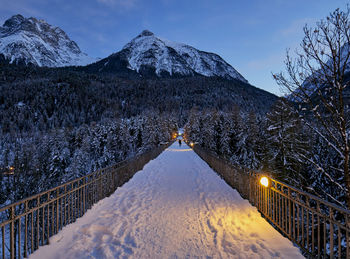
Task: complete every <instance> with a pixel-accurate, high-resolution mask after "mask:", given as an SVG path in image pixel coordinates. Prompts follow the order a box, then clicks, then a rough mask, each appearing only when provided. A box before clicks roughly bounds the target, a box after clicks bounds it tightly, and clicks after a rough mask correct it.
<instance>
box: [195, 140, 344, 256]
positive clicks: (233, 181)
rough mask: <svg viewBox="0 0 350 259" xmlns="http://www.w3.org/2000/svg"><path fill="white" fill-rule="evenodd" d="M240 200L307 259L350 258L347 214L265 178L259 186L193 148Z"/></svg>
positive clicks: (254, 178) (245, 173)
mask: <svg viewBox="0 0 350 259" xmlns="http://www.w3.org/2000/svg"><path fill="white" fill-rule="evenodd" d="M194 151H195V152H196V153H197V154H198V155H199V156H200V157H201V158H202V159H203V160H204V161H206V162H207V163H208V164H209V166H210V167H212V168H213V169H214V170H215V171H216V172H217V173H218V174H219V175H220V176H221V177H222V178H223V179H224V180H225V181H226V182H227V183H228V184H229V185H230V186H232V187H233V188H235V189H237V191H238V192H239V193H240V194H241V196H242V197H244V198H246V199H248V200H249V201H250V202H251V203H252V205H254V206H256V207H257V208H258V210H259V211H260V213H261V214H262V215H263V216H264V217H265V218H266V219H267V220H268V221H269V222H270V223H271V224H272V225H273V226H274V227H275V228H276V229H278V230H279V231H280V232H281V233H283V234H284V235H285V236H286V237H288V238H289V239H290V240H291V241H292V242H294V243H295V244H296V245H298V246H299V247H300V249H301V250H302V251H303V253H304V255H305V256H307V257H309V258H350V251H349V250H350V237H349V234H350V211H349V210H346V209H343V208H341V207H339V206H337V205H335V204H332V203H329V202H327V201H324V200H322V199H320V198H318V197H316V196H314V195H312V194H309V193H306V192H304V191H302V190H300V189H298V188H295V187H292V186H290V185H288V184H285V183H283V182H280V181H277V180H275V179H272V178H271V177H268V178H269V186H267V187H264V186H262V185H261V184H260V183H259V180H260V178H261V176H262V175H263V174H261V173H259V172H255V171H251V170H245V169H237V168H236V167H234V166H233V165H232V164H231V163H230V162H229V161H227V160H225V159H223V158H219V157H217V155H216V154H214V153H213V152H210V151H207V150H204V149H202V148H201V147H199V146H195V147H194Z"/></svg>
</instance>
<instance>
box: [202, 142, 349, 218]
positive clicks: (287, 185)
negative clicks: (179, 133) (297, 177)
mask: <svg viewBox="0 0 350 259" xmlns="http://www.w3.org/2000/svg"><path fill="white" fill-rule="evenodd" d="M195 148H196V149H201V150H203V151H204V152H208V153H210V154H211V155H212V156H215V157H216V158H218V159H220V160H222V161H223V162H225V163H226V164H227V165H228V166H230V167H232V168H233V169H236V170H237V169H239V170H244V171H246V172H249V173H251V174H257V175H259V176H268V177H269V179H270V180H272V181H274V182H276V183H278V184H280V185H283V186H285V187H288V188H290V189H292V190H294V191H296V192H299V193H300V194H304V195H306V196H309V197H310V198H312V199H313V200H317V201H319V202H322V203H323V204H326V205H328V206H332V207H334V208H336V209H337V210H340V211H342V212H344V213H347V214H349V215H350V210H349V209H346V208H344V207H341V206H339V205H338V204H336V203H332V202H329V201H326V200H323V199H322V198H320V197H318V196H316V195H314V194H312V193H308V192H306V191H304V190H302V189H299V188H298V187H295V186H292V185H289V184H287V183H285V182H282V181H281V180H277V179H275V178H273V177H272V176H271V174H270V173H267V172H263V171H258V170H253V169H249V168H246V167H239V168H238V167H237V166H235V165H234V164H233V163H232V162H231V161H230V160H228V159H227V158H225V157H221V156H219V155H217V154H216V153H215V152H213V151H212V150H207V149H204V148H202V147H200V146H196V147H195Z"/></svg>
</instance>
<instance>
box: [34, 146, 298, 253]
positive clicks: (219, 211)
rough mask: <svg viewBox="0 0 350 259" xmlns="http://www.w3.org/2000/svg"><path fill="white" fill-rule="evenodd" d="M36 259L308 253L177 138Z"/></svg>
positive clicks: (40, 251) (57, 238) (66, 230)
mask: <svg viewBox="0 0 350 259" xmlns="http://www.w3.org/2000/svg"><path fill="white" fill-rule="evenodd" d="M30 258H284V259H285V258H303V257H302V255H301V254H300V251H299V250H298V249H297V248H296V247H294V246H293V244H292V243H291V242H290V241H289V240H288V239H286V238H284V237H282V236H281V235H280V234H279V233H278V232H277V231H276V230H275V229H274V228H272V227H271V226H270V225H269V224H268V223H267V222H266V221H265V220H264V219H263V218H261V216H260V214H259V213H258V211H257V209H256V208H255V207H253V206H251V205H250V204H249V202H248V201H247V200H244V199H242V198H241V196H240V195H239V194H238V192H237V191H236V190H233V189H232V188H231V187H229V186H228V185H227V184H226V183H225V182H224V181H223V180H222V179H221V178H220V177H219V176H217V175H216V173H215V172H214V171H213V170H212V169H211V168H210V167H209V166H208V165H207V164H206V163H205V162H204V161H203V160H201V159H200V158H199V157H198V156H197V155H196V154H195V153H194V152H193V151H192V149H190V148H189V147H188V146H186V145H185V144H183V145H182V146H181V147H180V146H179V144H178V143H174V144H173V145H172V146H170V147H169V148H168V149H166V150H165V152H163V153H162V154H161V155H160V156H159V157H158V158H156V159H155V160H152V161H151V162H149V163H148V164H147V165H146V166H145V167H144V169H143V170H142V171H140V172H138V173H136V174H135V176H134V177H133V178H132V179H131V180H130V181H129V182H127V183H126V184H124V185H123V186H122V187H121V188H118V189H117V190H116V192H115V193H114V194H112V195H111V196H110V197H109V198H106V199H104V200H101V201H100V202H98V203H97V204H96V205H94V206H93V208H92V209H91V210H89V211H88V212H87V213H86V214H85V215H84V216H83V217H82V218H80V219H78V220H77V221H76V222H75V223H73V224H71V225H68V226H66V227H65V228H64V229H63V230H62V231H61V232H60V233H59V234H57V235H55V236H53V237H52V238H51V239H50V245H48V246H44V247H41V248H40V249H39V250H37V251H36V252H35V253H34V254H33V255H32V256H30Z"/></svg>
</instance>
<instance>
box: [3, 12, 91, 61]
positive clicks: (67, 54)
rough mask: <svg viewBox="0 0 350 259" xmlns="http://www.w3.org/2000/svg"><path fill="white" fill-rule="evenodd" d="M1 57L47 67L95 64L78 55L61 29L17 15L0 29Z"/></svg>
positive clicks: (76, 48) (75, 46)
mask: <svg viewBox="0 0 350 259" xmlns="http://www.w3.org/2000/svg"><path fill="white" fill-rule="evenodd" d="M0 54H2V55H3V56H4V58H5V59H7V60H9V62H11V63H13V62H15V63H18V62H23V63H25V64H30V63H31V64H34V65H38V66H47V67H61V66H71V65H86V64H89V63H92V62H94V61H95V59H93V58H90V57H89V56H87V55H86V54H85V53H83V52H81V50H80V49H79V47H78V45H77V44H76V43H75V42H74V41H72V40H70V39H69V37H68V36H67V34H66V33H65V32H64V31H63V30H62V29H60V28H58V27H54V26H52V25H50V24H48V23H47V22H45V21H43V20H37V19H36V18H33V17H31V18H24V17H23V16H22V15H20V14H18V15H14V16H12V17H11V18H10V19H8V20H6V21H5V23H4V24H3V26H2V27H0Z"/></svg>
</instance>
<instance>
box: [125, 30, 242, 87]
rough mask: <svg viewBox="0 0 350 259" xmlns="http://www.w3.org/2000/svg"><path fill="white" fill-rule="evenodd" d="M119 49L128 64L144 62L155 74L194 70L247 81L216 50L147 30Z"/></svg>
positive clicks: (134, 67) (191, 72)
mask: <svg viewBox="0 0 350 259" xmlns="http://www.w3.org/2000/svg"><path fill="white" fill-rule="evenodd" d="M120 53H122V55H123V56H124V57H125V58H126V59H127V61H128V63H129V66H128V68H130V69H132V70H135V71H136V72H139V71H140V70H141V68H142V66H144V67H151V68H153V69H154V70H155V73H156V74H157V75H158V76H159V75H161V74H162V73H164V72H165V73H169V74H170V75H175V74H178V75H184V76H191V75H194V74H196V73H197V74H200V75H204V76H218V77H223V78H226V79H238V80H241V81H243V82H248V81H247V80H246V79H245V78H244V77H243V76H242V75H241V74H239V73H238V72H237V71H236V70H235V69H234V68H233V67H232V66H231V65H230V64H228V63H227V62H225V61H224V60H223V59H222V58H221V57H220V56H218V55H217V54H214V53H208V52H204V51H200V50H197V49H195V48H194V47H191V46H189V45H186V44H182V43H175V42H171V41H168V40H165V39H161V38H159V37H157V36H155V35H154V34H153V33H152V32H150V31H148V30H144V31H143V32H142V33H141V34H139V35H138V36H137V37H136V38H134V39H133V40H132V41H131V42H129V43H128V44H126V45H125V46H124V48H123V49H122V50H121V51H120Z"/></svg>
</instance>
